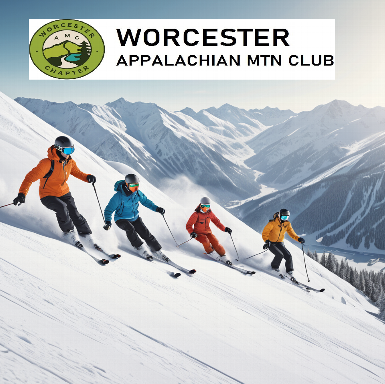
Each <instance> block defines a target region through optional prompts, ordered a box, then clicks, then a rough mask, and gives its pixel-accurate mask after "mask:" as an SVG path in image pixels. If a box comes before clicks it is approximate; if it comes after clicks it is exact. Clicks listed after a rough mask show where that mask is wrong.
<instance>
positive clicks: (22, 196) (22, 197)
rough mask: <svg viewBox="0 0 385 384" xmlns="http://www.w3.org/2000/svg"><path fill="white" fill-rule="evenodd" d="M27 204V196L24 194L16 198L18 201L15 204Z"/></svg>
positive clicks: (15, 200)
mask: <svg viewBox="0 0 385 384" xmlns="http://www.w3.org/2000/svg"><path fill="white" fill-rule="evenodd" d="M23 203H25V195H24V193H19V194H18V195H17V197H16V199H14V200H13V204H15V205H20V204H23Z"/></svg>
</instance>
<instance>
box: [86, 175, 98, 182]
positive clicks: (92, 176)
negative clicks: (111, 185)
mask: <svg viewBox="0 0 385 384" xmlns="http://www.w3.org/2000/svg"><path fill="white" fill-rule="evenodd" d="M87 181H88V182H89V183H92V184H93V183H96V177H95V176H94V175H87Z"/></svg>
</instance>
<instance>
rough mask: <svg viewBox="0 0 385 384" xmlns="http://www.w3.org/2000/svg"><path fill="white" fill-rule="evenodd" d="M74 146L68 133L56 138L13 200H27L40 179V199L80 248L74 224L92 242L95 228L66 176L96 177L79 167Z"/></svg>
mask: <svg viewBox="0 0 385 384" xmlns="http://www.w3.org/2000/svg"><path fill="white" fill-rule="evenodd" d="M74 150H75V148H74V145H73V143H72V142H71V140H70V139H69V138H68V137H65V136H59V137H58V138H56V140H55V144H54V145H52V146H51V147H50V148H48V158H45V159H43V160H41V161H40V162H39V164H38V165H37V166H36V167H35V168H33V169H32V170H31V171H30V172H29V173H28V174H27V175H26V176H25V178H24V181H23V182H22V184H21V186H20V189H19V194H18V195H17V197H16V198H15V199H14V200H13V204H15V205H20V204H23V203H25V197H26V195H27V193H28V191H29V188H30V187H31V185H32V183H33V182H35V181H37V180H39V179H40V186H39V196H40V201H41V202H42V204H43V205H44V206H46V207H47V208H48V209H51V210H52V211H54V212H55V213H56V218H57V221H58V223H59V226H60V229H61V230H62V231H63V232H64V234H65V235H67V238H68V240H69V241H70V242H71V243H73V244H74V245H76V246H78V247H79V248H80V247H81V243H80V241H79V238H78V237H77V234H76V233H75V231H74V226H75V227H76V229H77V231H78V233H79V234H80V235H81V236H83V237H84V238H86V239H87V240H88V241H90V242H93V239H92V238H91V233H92V231H91V228H90V227H89V225H88V223H87V220H86V219H85V218H84V217H83V216H82V215H81V214H80V213H79V212H78V210H77V208H76V205H75V200H74V198H73V197H72V195H71V192H70V189H69V187H68V184H67V180H68V178H69V176H70V175H73V176H75V177H76V178H78V179H80V180H82V181H85V182H88V183H95V182H96V177H95V176H93V175H89V174H88V175H87V174H86V173H83V172H81V171H80V169H79V168H78V167H77V165H76V162H75V160H73V159H72V157H71V156H70V155H71V154H72V153H73V152H74ZM79 244H80V246H79Z"/></svg>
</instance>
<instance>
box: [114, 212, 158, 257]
mask: <svg viewBox="0 0 385 384" xmlns="http://www.w3.org/2000/svg"><path fill="white" fill-rule="evenodd" d="M116 225H117V226H118V227H119V228H120V229H123V231H126V235H127V238H128V240H130V243H131V245H132V246H133V247H135V248H139V247H140V246H141V245H142V244H143V241H142V240H141V239H140V237H141V238H142V239H143V240H144V241H145V242H146V244H147V245H148V246H149V247H150V249H151V251H153V252H154V251H155V252H156V251H159V250H160V249H162V246H161V245H160V244H159V243H158V240H156V239H155V237H154V235H152V234H151V232H150V231H149V230H148V228H147V227H146V226H145V225H144V223H143V221H142V219H141V218H140V217H138V218H137V219H136V220H135V221H128V220H126V219H121V220H118V221H116ZM138 235H139V236H140V237H139V236H138Z"/></svg>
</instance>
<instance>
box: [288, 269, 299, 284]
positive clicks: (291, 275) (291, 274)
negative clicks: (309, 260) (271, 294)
mask: <svg viewBox="0 0 385 384" xmlns="http://www.w3.org/2000/svg"><path fill="white" fill-rule="evenodd" d="M286 273H287V275H288V276H289V278H290V280H291V281H292V282H293V283H295V284H298V281H297V279H296V278H295V277H294V276H293V273H294V271H290V272H286Z"/></svg>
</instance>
